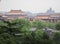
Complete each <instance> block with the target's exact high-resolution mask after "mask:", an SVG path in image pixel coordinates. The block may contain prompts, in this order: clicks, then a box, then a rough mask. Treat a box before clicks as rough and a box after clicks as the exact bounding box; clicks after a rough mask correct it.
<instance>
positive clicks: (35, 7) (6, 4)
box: [0, 0, 60, 13]
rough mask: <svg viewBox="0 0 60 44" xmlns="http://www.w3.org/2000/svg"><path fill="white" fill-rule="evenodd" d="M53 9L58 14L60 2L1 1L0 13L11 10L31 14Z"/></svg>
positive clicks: (56, 0) (59, 0)
mask: <svg viewBox="0 0 60 44" xmlns="http://www.w3.org/2000/svg"><path fill="white" fill-rule="evenodd" d="M50 7H51V8H52V9H53V10H55V11H56V12H60V0H1V1H0V11H8V10H11V9H13V10H14V9H15V10H17V9H18V10H19V9H21V10H23V11H30V12H36V13H37V12H46V10H47V9H49V8H50Z"/></svg>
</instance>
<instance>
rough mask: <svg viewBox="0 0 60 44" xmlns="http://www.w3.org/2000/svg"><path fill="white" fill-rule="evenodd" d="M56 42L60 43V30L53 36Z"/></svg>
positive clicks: (56, 43) (55, 43)
mask: <svg viewBox="0 0 60 44" xmlns="http://www.w3.org/2000/svg"><path fill="white" fill-rule="evenodd" d="M53 41H54V44H60V32H56V33H55V34H54V37H53Z"/></svg>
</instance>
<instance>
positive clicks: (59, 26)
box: [55, 22, 60, 30]
mask: <svg viewBox="0 0 60 44" xmlns="http://www.w3.org/2000/svg"><path fill="white" fill-rule="evenodd" d="M55 28H56V29H57V30H60V22H57V23H56V25H55Z"/></svg>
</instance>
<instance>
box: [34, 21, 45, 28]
mask: <svg viewBox="0 0 60 44" xmlns="http://www.w3.org/2000/svg"><path fill="white" fill-rule="evenodd" d="M33 27H36V28H37V29H43V28H45V25H44V23H43V22H42V21H34V22H33Z"/></svg>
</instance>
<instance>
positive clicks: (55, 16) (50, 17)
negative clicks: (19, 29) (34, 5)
mask: <svg viewBox="0 0 60 44" xmlns="http://www.w3.org/2000/svg"><path fill="white" fill-rule="evenodd" d="M34 14H35V13H34ZM34 14H32V13H26V12H24V11H22V10H11V11H9V12H5V13H0V16H2V18H4V19H8V20H14V19H28V20H30V21H34V20H41V21H44V22H46V21H47V22H58V21H60V13H55V11H54V10H52V8H50V9H49V10H47V12H46V13H37V14H35V16H33V15H34ZM0 19H1V17H0Z"/></svg>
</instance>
